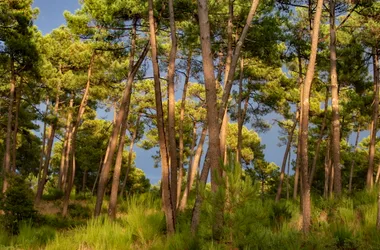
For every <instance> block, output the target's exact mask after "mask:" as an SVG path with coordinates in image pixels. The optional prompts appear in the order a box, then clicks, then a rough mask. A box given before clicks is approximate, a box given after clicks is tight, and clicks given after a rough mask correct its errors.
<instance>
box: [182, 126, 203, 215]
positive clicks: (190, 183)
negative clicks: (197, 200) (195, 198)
mask: <svg viewBox="0 0 380 250" xmlns="http://www.w3.org/2000/svg"><path fill="white" fill-rule="evenodd" d="M206 135H207V126H206V125H204V126H203V130H202V135H201V138H200V140H199V144H198V147H197V150H196V151H195V155H194V160H193V162H192V165H191V166H190V169H189V172H188V176H189V178H188V181H187V185H186V188H185V190H184V192H183V196H182V200H181V205H180V207H179V210H181V211H183V210H184V209H185V208H186V205H187V200H188V195H189V193H190V190H191V188H192V186H193V183H194V179H195V175H196V174H197V170H198V166H199V162H200V160H201V156H202V152H203V144H204V142H205V139H206Z"/></svg>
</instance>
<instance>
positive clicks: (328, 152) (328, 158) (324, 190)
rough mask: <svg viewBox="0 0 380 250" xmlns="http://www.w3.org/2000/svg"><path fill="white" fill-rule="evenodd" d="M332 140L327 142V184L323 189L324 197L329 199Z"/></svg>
mask: <svg viewBox="0 0 380 250" xmlns="http://www.w3.org/2000/svg"><path fill="white" fill-rule="evenodd" d="M330 148H331V147H330V140H329V139H327V142H326V156H325V185H324V189H323V197H324V198H325V199H327V197H328V193H329V178H330Z"/></svg>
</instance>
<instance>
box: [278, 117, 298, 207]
mask: <svg viewBox="0 0 380 250" xmlns="http://www.w3.org/2000/svg"><path fill="white" fill-rule="evenodd" d="M297 120H298V112H297V115H296V118H295V120H294V122H293V126H292V128H291V129H290V131H289V135H288V142H287V144H286V149H285V153H284V157H283V159H282V165H281V174H280V182H279V183H278V188H277V194H276V199H275V202H279V201H280V198H281V193H282V184H283V182H284V177H285V168H286V160H287V159H288V155H289V153H290V148H291V146H292V141H293V134H294V130H295V129H296V127H297Z"/></svg>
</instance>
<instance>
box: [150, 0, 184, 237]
mask: <svg viewBox="0 0 380 250" xmlns="http://www.w3.org/2000/svg"><path fill="white" fill-rule="evenodd" d="M148 6H149V7H148V8H149V37H150V43H151V54H152V64H153V76H154V92H155V100H156V119H157V129H158V143H159V148H160V156H161V171H162V180H161V181H162V201H163V205H164V206H163V209H164V213H165V218H166V229H167V232H168V233H169V234H172V233H174V231H175V217H174V213H173V211H174V208H175V204H173V202H172V197H171V192H170V188H171V187H170V184H169V179H170V177H169V157H168V154H167V145H166V137H165V124H164V113H163V108H162V94H161V83H160V70H159V66H158V58H157V44H156V29H155V19H154V15H153V0H148ZM175 185H177V183H176V184H175ZM175 195H177V194H175Z"/></svg>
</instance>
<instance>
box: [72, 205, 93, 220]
mask: <svg viewBox="0 0 380 250" xmlns="http://www.w3.org/2000/svg"><path fill="white" fill-rule="evenodd" d="M69 214H70V216H71V217H72V218H78V219H89V218H90V217H91V210H90V208H89V207H85V206H82V205H80V204H75V203H74V204H70V205H69Z"/></svg>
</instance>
